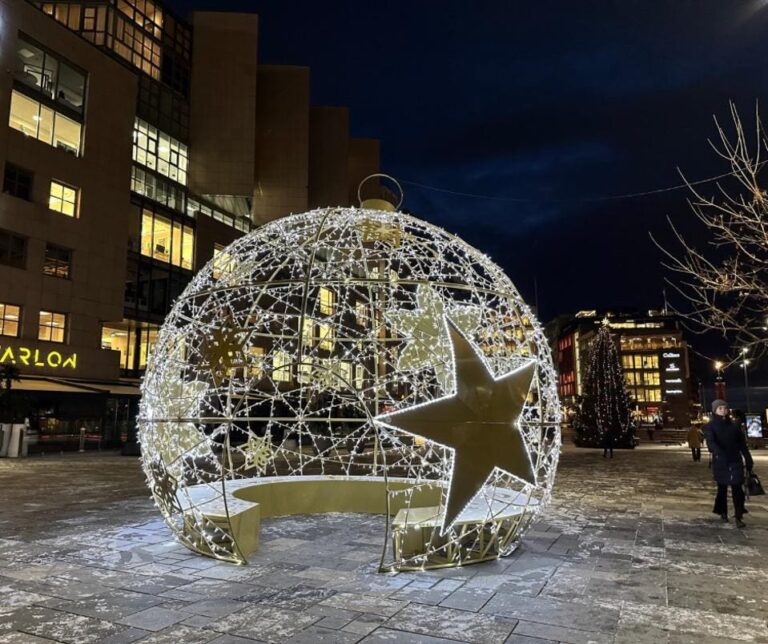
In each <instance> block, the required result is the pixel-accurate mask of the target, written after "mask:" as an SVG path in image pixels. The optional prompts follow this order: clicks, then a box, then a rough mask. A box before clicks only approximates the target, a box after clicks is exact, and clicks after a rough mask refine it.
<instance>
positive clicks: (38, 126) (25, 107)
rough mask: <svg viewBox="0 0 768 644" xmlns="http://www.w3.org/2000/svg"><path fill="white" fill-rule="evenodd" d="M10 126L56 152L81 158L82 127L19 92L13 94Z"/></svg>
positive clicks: (9, 119) (14, 91)
mask: <svg viewBox="0 0 768 644" xmlns="http://www.w3.org/2000/svg"><path fill="white" fill-rule="evenodd" d="M8 125H9V126H10V127H12V128H13V129H14V130H18V131H19V132H22V133H24V134H26V135H27V136H31V137H33V138H35V139H37V140H38V141H42V142H43V143H47V144H48V145H52V146H53V147H55V148H61V149H63V150H67V151H69V152H72V153H73V154H75V155H79V154H80V132H81V125H80V123H78V122H77V121H73V120H72V119H70V118H67V117H66V116H64V115H63V114H59V113H58V112H55V111H54V110H52V109H51V108H50V107H46V106H45V105H41V104H40V103H39V102H38V101H35V100H33V99H31V98H29V97H28V96H24V94H22V93H21V92H18V91H16V90H13V91H12V92H11V110H10V116H9V118H8Z"/></svg>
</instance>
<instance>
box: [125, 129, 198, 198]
mask: <svg viewBox="0 0 768 644" xmlns="http://www.w3.org/2000/svg"><path fill="white" fill-rule="evenodd" d="M133 160H134V161H135V162H136V163H139V164H141V165H144V166H146V167H148V168H150V169H151V170H155V171H156V172H158V173H160V174H162V175H163V176H165V177H168V178H169V179H173V180H174V181H176V182H178V183H181V184H184V185H186V183H187V166H188V157H187V146H186V145H184V144H183V143H181V142H180V141H177V140H176V139H174V138H173V137H171V136H169V135H168V134H166V133H165V132H161V131H160V130H158V129H157V128H156V127H154V126H152V125H150V124H149V123H147V122H146V121H143V120H142V119H136V124H135V126H134V131H133Z"/></svg>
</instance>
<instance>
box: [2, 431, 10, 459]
mask: <svg viewBox="0 0 768 644" xmlns="http://www.w3.org/2000/svg"><path fill="white" fill-rule="evenodd" d="M0 428H1V429H2V437H1V438H2V442H1V444H0V456H8V443H10V442H11V425H9V424H8V423H3V424H2V425H0Z"/></svg>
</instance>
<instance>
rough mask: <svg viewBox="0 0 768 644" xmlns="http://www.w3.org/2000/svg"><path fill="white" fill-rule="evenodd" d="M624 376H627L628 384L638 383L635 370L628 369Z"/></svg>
mask: <svg viewBox="0 0 768 644" xmlns="http://www.w3.org/2000/svg"><path fill="white" fill-rule="evenodd" d="M624 377H625V378H626V380H627V384H628V385H636V384H637V374H636V373H635V372H634V371H628V372H627V373H625V374H624Z"/></svg>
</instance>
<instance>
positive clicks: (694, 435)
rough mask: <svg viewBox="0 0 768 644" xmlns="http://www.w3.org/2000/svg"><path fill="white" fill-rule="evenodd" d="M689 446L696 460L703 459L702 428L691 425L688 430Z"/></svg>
mask: <svg viewBox="0 0 768 644" xmlns="http://www.w3.org/2000/svg"><path fill="white" fill-rule="evenodd" d="M687 438H688V447H690V448H691V456H693V460H694V462H697V461H700V460H701V438H702V434H701V430H700V429H699V428H698V427H691V428H690V429H689V430H688V436H687Z"/></svg>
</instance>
